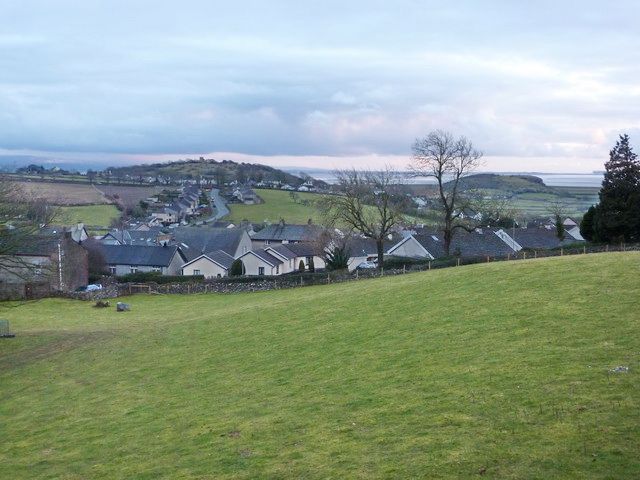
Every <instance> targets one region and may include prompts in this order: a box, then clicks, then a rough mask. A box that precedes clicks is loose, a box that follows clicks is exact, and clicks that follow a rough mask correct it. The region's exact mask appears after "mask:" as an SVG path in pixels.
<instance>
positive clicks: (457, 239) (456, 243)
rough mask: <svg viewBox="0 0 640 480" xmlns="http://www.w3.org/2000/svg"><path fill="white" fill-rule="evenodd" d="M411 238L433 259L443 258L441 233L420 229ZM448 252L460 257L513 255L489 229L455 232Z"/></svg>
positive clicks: (511, 250) (459, 230)
mask: <svg viewBox="0 0 640 480" xmlns="http://www.w3.org/2000/svg"><path fill="white" fill-rule="evenodd" d="M413 236H414V238H415V239H416V240H418V242H420V244H421V245H422V246H423V247H424V248H425V249H426V250H427V251H428V252H429V253H430V254H431V255H433V256H434V258H440V257H444V256H445V251H444V238H443V234H442V232H440V231H436V230H428V229H421V230H420V231H419V232H418V233H416V234H414V235H413ZM449 251H450V255H455V254H457V253H459V254H460V256H461V257H480V256H487V255H489V256H491V257H495V256H507V255H508V254H512V253H514V250H513V249H511V248H510V247H509V246H508V245H507V244H506V243H505V242H504V241H503V240H502V239H500V238H499V237H498V236H497V235H496V234H495V231H494V230H493V229H490V228H484V229H481V230H480V231H473V232H467V231H466V230H462V229H458V230H456V231H455V233H454V235H453V240H452V241H451V246H450V249H449Z"/></svg>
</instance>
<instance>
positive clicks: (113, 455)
mask: <svg viewBox="0 0 640 480" xmlns="http://www.w3.org/2000/svg"><path fill="white" fill-rule="evenodd" d="M639 275H640V254H638V253H610V254H600V255H584V256H576V257H562V258H549V259H541V260H532V261H520V262H517V263H516V262H509V263H499V264H498V263H496V264H480V265H472V266H466V267H458V268H450V269H446V270H438V271H431V272H424V273H417V274H410V275H404V276H399V277H386V278H381V279H375V280H367V281H360V282H354V283H351V284H335V285H329V286H320V287H307V288H300V289H295V290H279V291H271V292H261V293H253V294H231V295H216V294H209V295H191V296H142V295H141V296H135V297H131V298H128V299H127V300H126V301H128V302H130V303H131V305H132V311H131V312H128V313H123V314H117V313H115V311H114V309H100V310H99V309H94V308H92V306H91V304H89V303H84V302H79V301H70V300H62V299H51V300H44V301H40V302H34V303H27V304H23V305H19V306H14V307H13V308H9V306H7V305H5V308H4V309H3V310H4V311H3V312H2V316H3V317H5V318H8V319H9V320H10V321H11V325H12V329H13V330H14V331H15V333H17V337H16V338H14V339H11V340H2V341H0V418H1V419H2V424H1V425H0V428H1V430H2V435H0V478H11V479H22V478H24V479H27V478H28V479H35V478H52V479H53V478H56V479H58V478H65V479H81V478H105V479H116V478H136V479H145V478H148V479H151V478H153V479H157V478H166V479H175V478H198V479H220V478H310V479H312V478H363V479H370V478H473V477H476V476H481V475H482V476H483V477H484V478H500V479H503V478H513V479H516V478H517V479H527V478H530V479H533V478H536V479H542V478H576V479H585V478H589V479H613V478H616V479H617V478H637V477H638V472H640V456H638V452H639V451H640V435H639V425H640V387H639V381H638V380H639V377H638V372H639V371H640V370H639V368H640V362H639V360H640V317H639V316H638V312H639V311H640V283H639V282H638V276H639ZM618 365H625V366H629V369H630V370H629V372H628V373H609V370H610V369H611V368H613V367H616V366H618Z"/></svg>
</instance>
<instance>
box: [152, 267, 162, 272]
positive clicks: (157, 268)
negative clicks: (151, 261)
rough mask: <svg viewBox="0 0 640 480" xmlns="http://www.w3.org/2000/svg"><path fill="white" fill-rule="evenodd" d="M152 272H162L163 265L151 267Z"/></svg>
mask: <svg viewBox="0 0 640 480" xmlns="http://www.w3.org/2000/svg"><path fill="white" fill-rule="evenodd" d="M151 271H152V272H161V271H162V267H153V268H152V269H151Z"/></svg>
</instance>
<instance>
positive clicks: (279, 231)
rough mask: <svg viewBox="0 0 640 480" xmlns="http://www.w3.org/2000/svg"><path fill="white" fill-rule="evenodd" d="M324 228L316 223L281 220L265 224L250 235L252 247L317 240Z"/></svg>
mask: <svg viewBox="0 0 640 480" xmlns="http://www.w3.org/2000/svg"><path fill="white" fill-rule="evenodd" d="M323 232H324V229H323V228H322V227H319V226H318V225H313V224H309V223H308V224H305V225H288V224H286V223H284V222H283V221H281V222H279V223H276V224H273V225H267V226H266V227H264V228H263V229H262V230H259V231H257V232H255V233H254V234H253V235H252V236H251V243H252V245H253V248H254V249H260V248H263V247H265V246H268V245H273V244H278V243H298V242H312V241H315V240H318V239H319V238H320V237H321V235H322V234H323Z"/></svg>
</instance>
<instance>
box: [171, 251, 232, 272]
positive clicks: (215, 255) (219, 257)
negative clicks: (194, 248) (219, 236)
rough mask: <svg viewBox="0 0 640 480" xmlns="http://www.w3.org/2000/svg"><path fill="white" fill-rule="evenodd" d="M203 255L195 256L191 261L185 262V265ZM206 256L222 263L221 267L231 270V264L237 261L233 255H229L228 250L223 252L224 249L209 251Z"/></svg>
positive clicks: (219, 263)
mask: <svg viewBox="0 0 640 480" xmlns="http://www.w3.org/2000/svg"><path fill="white" fill-rule="evenodd" d="M203 255H205V254H203ZM201 256H202V255H200V256H198V257H196V258H194V259H193V260H190V261H189V262H187V263H185V265H187V264H189V263H191V262H194V261H195V260H197V259H198V258H200V257H201ZM205 256H206V257H208V258H210V259H211V260H212V261H213V262H215V263H217V264H218V265H220V266H221V267H223V268H224V269H226V270H229V269H230V268H231V264H232V263H233V262H234V261H235V259H234V258H233V257H232V256H231V255H229V254H228V253H226V252H223V251H222V250H216V251H215V252H209V253H207V254H206V255H205ZM183 266H184V265H183Z"/></svg>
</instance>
